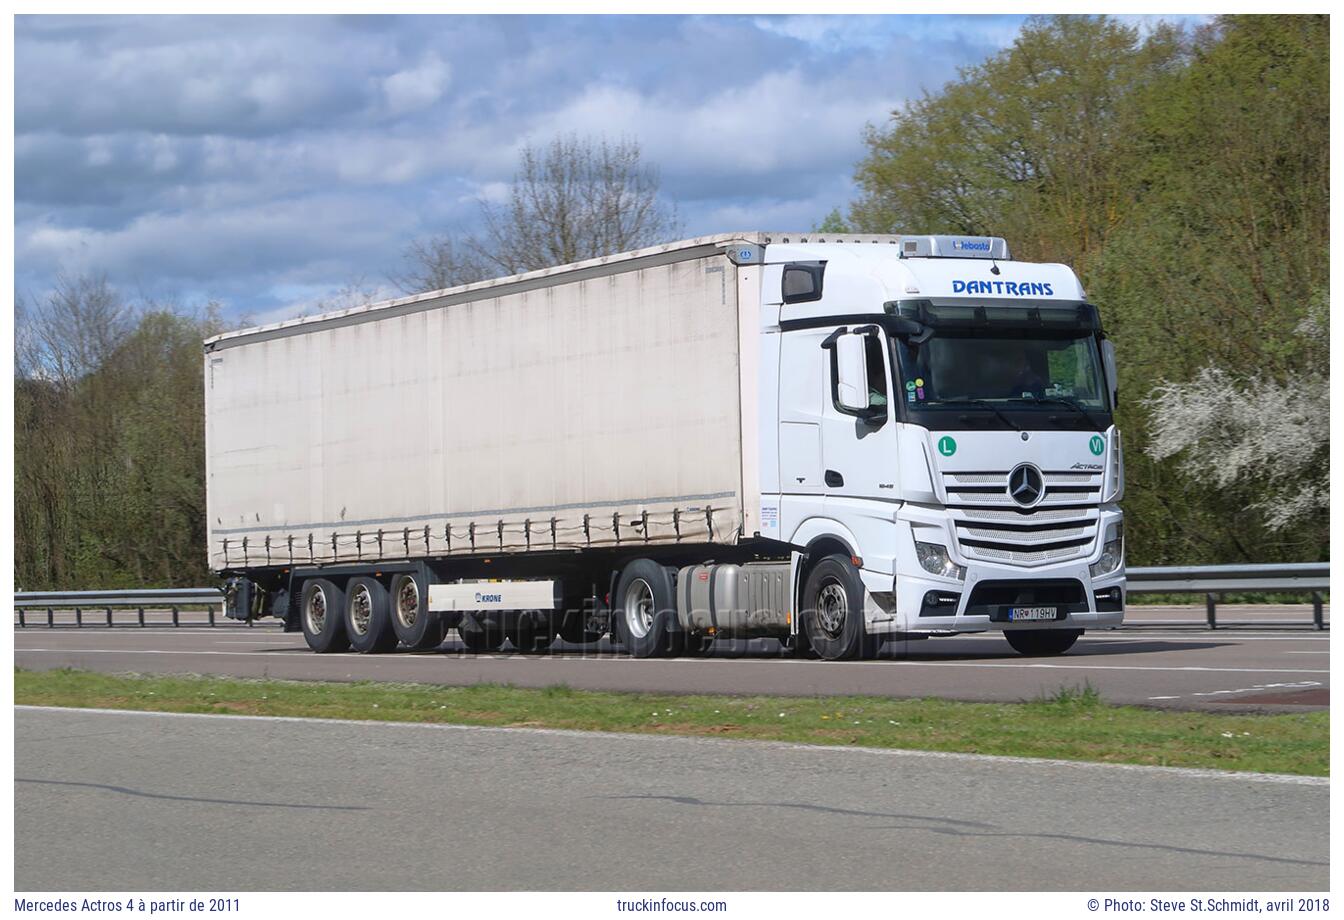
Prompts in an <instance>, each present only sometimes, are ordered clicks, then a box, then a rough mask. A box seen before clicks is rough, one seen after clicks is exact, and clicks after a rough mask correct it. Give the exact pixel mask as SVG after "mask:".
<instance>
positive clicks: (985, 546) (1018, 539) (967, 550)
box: [943, 470, 1102, 566]
mask: <svg viewBox="0 0 1344 920" xmlns="http://www.w3.org/2000/svg"><path fill="white" fill-rule="evenodd" d="M1008 472H1009V471H1008V470H1004V471H1002V472H996V471H984V472H971V473H944V474H943V487H944V489H945V490H946V492H947V504H948V508H949V510H950V511H951V513H952V519H953V524H954V527H955V529H956V535H957V543H958V545H959V546H960V547H961V552H962V555H964V556H965V557H966V558H968V559H978V560H983V561H985V562H999V563H1009V564H1013V565H1026V566H1036V565H1047V564H1050V563H1055V562H1065V561H1068V560H1070V559H1078V558H1081V557H1083V556H1086V555H1087V554H1088V552H1090V551H1091V549H1092V547H1093V545H1094V544H1095V543H1096V539H1097V519H1098V505H1099V504H1100V502H1101V488H1102V475H1101V473H1079V472H1074V471H1053V472H1052V471H1045V472H1043V473H1042V476H1043V478H1044V480H1045V496H1044V497H1043V498H1042V499H1041V501H1040V502H1039V503H1038V504H1036V505H1035V506H1034V507H1031V508H1023V507H1022V506H1020V505H1019V504H1018V503H1017V502H1015V501H1014V500H1013V499H1012V497H1011V496H1009V494H1008Z"/></svg>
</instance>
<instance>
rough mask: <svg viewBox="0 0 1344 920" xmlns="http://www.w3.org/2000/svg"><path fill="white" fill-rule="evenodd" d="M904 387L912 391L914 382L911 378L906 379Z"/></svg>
mask: <svg viewBox="0 0 1344 920" xmlns="http://www.w3.org/2000/svg"><path fill="white" fill-rule="evenodd" d="M905 388H906V389H907V390H911V391H913V390H914V388H915V382H914V381H913V380H907V381H906V382H905Z"/></svg>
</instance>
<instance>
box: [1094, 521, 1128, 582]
mask: <svg viewBox="0 0 1344 920" xmlns="http://www.w3.org/2000/svg"><path fill="white" fill-rule="evenodd" d="M1124 562H1125V525H1124V524H1123V523H1115V524H1112V525H1111V526H1110V527H1108V528H1106V545H1105V546H1103V547H1102V548H1101V558H1100V559H1098V560H1097V561H1096V562H1094V563H1092V564H1091V565H1090V566H1088V568H1087V571H1088V574H1090V575H1091V576H1092V577H1093V578H1100V577H1101V576H1103V575H1109V574H1111V573H1112V572H1114V571H1115V570H1116V569H1118V568H1120V566H1122V565H1124Z"/></svg>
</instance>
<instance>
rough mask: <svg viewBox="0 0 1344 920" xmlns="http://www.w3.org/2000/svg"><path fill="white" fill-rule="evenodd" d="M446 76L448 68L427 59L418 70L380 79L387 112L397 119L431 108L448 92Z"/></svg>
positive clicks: (405, 71)
mask: <svg viewBox="0 0 1344 920" xmlns="http://www.w3.org/2000/svg"><path fill="white" fill-rule="evenodd" d="M448 74H449V69H448V65H447V64H445V63H444V62H443V61H442V60H440V59H439V57H438V55H430V56H429V57H427V58H426V59H425V60H424V61H423V62H422V63H421V64H420V65H419V66H418V67H415V68H412V69H411V70H398V71H397V72H396V73H394V74H391V75H390V76H386V77H383V79H382V86H383V98H384V99H385V100H386V102H387V107H388V110H389V111H391V112H393V113H395V114H399V115H400V114H405V113H406V112H413V111H415V110H417V109H423V108H425V107H426V106H429V105H433V104H434V103H435V102H438V101H439V99H440V98H441V97H442V96H443V93H444V91H445V90H446V89H447V88H448Z"/></svg>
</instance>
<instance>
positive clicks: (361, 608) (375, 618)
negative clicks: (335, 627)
mask: <svg viewBox="0 0 1344 920" xmlns="http://www.w3.org/2000/svg"><path fill="white" fill-rule="evenodd" d="M345 632H346V635H347V636H349V637H350V645H351V646H352V647H353V648H354V650H355V651H357V652H364V653H366V654H367V653H369V652H390V651H392V649H394V648H396V647H397V634H396V633H395V632H394V631H393V630H392V604H391V602H390V600H389V599H388V596H387V589H386V588H384V587H383V585H382V583H381V582H379V581H378V580H377V579H376V578H367V577H360V578H352V579H350V583H349V584H348V585H346V586H345Z"/></svg>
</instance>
